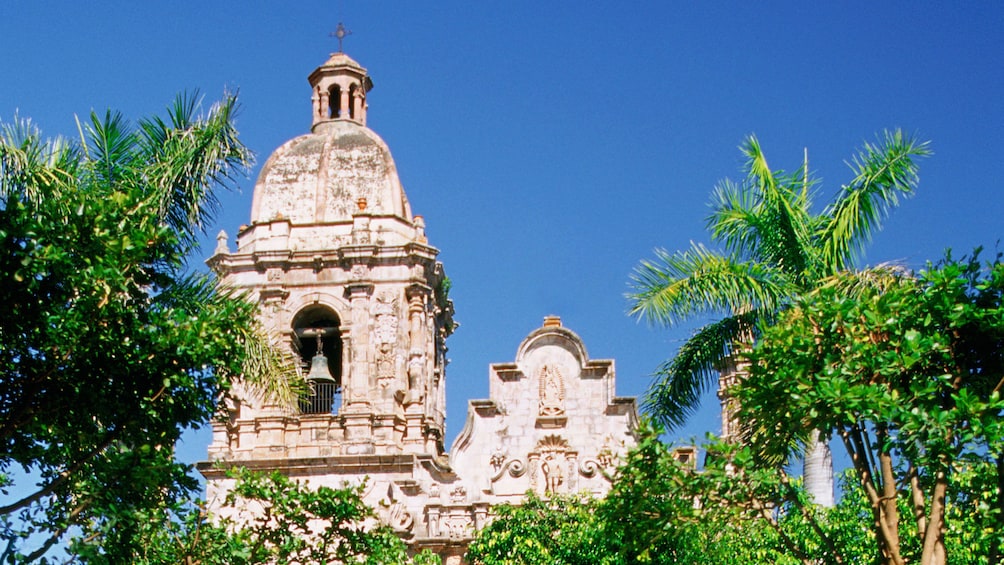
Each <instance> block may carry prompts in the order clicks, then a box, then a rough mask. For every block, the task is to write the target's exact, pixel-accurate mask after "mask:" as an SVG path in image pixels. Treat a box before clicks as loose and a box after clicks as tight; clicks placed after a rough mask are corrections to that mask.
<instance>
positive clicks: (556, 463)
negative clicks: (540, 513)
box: [540, 455, 565, 494]
mask: <svg viewBox="0 0 1004 565" xmlns="http://www.w3.org/2000/svg"><path fill="white" fill-rule="evenodd" d="M540 470H541V472H543V473H544V492H545V493H547V494H555V493H559V492H564V490H565V471H564V470H562V468H561V461H560V460H557V459H555V457H554V456H553V455H548V456H547V457H545V458H544V460H543V461H541V463H540Z"/></svg>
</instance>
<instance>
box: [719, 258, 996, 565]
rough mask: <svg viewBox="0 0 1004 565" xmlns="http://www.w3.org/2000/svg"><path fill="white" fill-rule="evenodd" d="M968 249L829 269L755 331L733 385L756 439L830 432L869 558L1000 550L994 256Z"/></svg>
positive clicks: (778, 445) (942, 557)
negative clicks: (935, 258) (901, 263)
mask: <svg viewBox="0 0 1004 565" xmlns="http://www.w3.org/2000/svg"><path fill="white" fill-rule="evenodd" d="M977 256H978V253H977V254H974V256H972V257H971V258H968V259H963V260H961V261H956V260H952V259H951V257H948V258H946V260H945V261H943V262H942V263H940V264H938V265H933V266H928V268H927V269H925V270H923V271H921V272H920V273H918V274H916V275H907V274H900V275H898V276H897V275H890V276H888V277H886V278H885V279H875V280H870V281H869V280H865V281H863V280H862V279H861V278H860V277H858V276H854V275H853V274H843V275H840V276H837V277H834V278H833V279H831V281H829V282H828V283H827V284H824V285H822V286H820V287H819V288H817V289H816V290H815V291H814V292H812V293H808V294H805V295H803V296H802V297H800V299H799V300H798V301H797V302H796V303H795V305H794V307H793V308H791V309H790V310H788V311H787V312H785V313H784V314H783V315H782V316H781V317H780V319H779V320H777V321H776V323H775V324H774V325H773V326H771V327H769V328H766V329H765V330H764V331H763V334H762V336H761V339H760V341H759V343H758V345H757V347H756V349H755V350H754V351H753V352H752V354H751V355H750V374H749V375H748V377H747V378H746V379H744V380H743V381H742V382H741V383H740V384H739V385H737V387H736V392H735V393H736V395H737V398H738V399H739V402H740V406H741V408H740V410H739V415H740V418H741V419H744V420H746V421H748V422H754V423H755V424H754V425H751V426H750V428H749V429H750V437H749V439H750V441H751V442H752V443H754V444H756V445H758V446H760V447H761V448H762V449H764V450H767V451H768V452H771V451H772V452H774V453H777V454H779V455H781V456H783V455H784V454H786V453H787V451H788V449H789V446H790V444H791V443H792V442H793V441H796V440H797V438H800V437H804V433H805V430H820V431H821V432H822V433H823V434H824V435H825V436H827V437H829V436H831V435H832V436H835V437H839V438H840V440H841V441H842V443H843V445H844V447H845V449H846V451H847V454H848V456H849V457H850V460H851V462H852V463H853V469H854V471H855V474H856V478H857V482H858V485H859V487H860V489H861V491H860V492H861V493H862V495H863V496H864V498H865V499H866V500H867V503H868V507H869V510H870V513H871V523H872V530H873V533H874V539H875V545H874V550H873V551H874V553H873V554H874V556H875V559H876V560H877V561H878V562H881V563H887V564H896V565H899V564H902V563H907V562H919V563H923V564H925V565H928V564H944V563H975V562H977V561H976V559H977V558H978V559H979V560H980V561H983V560H987V561H988V562H990V563H999V562H1001V554H1000V547H1001V545H1000V543H1001V537H1002V535H1004V533H1002V532H1004V515H1002V514H1001V507H1002V503H1004V498H1002V496H1004V492H1002V489H1001V485H1002V484H1004V483H1002V480H1004V477H1002V476H1001V473H1000V471H1001V468H1002V466H1001V457H1002V450H1004V420H1002V415H1004V400H1002V399H1001V395H1000V393H1001V390H1000V389H1001V387H1002V385H1004V263H1001V258H1000V256H998V257H997V258H996V259H995V260H994V261H992V262H991V263H989V264H987V265H981V264H980V262H979V261H978V259H977ZM904 518H906V519H907V520H908V522H909V527H906V526H904V525H903V524H904ZM951 520H959V521H964V522H965V523H966V524H967V525H966V526H965V527H959V524H956V523H952V522H951Z"/></svg>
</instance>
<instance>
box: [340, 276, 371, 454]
mask: <svg viewBox="0 0 1004 565" xmlns="http://www.w3.org/2000/svg"><path fill="white" fill-rule="evenodd" d="M372 294H373V285H372V284H368V283H354V284H349V285H346V287H345V295H346V297H347V298H348V299H349V303H350V304H351V306H352V326H351V328H350V330H349V333H350V339H349V345H351V347H346V348H345V350H346V356H347V357H350V361H349V363H350V365H349V366H350V368H351V369H350V371H349V381H348V390H347V394H346V395H345V403H344V404H345V409H344V410H343V411H342V418H343V420H344V422H345V439H346V440H347V442H348V443H347V445H346V447H345V452H346V453H370V452H372V451H373V442H372V438H373V414H372V405H371V403H370V392H371V391H370V389H371V386H370V382H369V380H370V379H369V355H368V354H367V353H368V351H369V341H370V337H369V324H368V321H369V303H370V296H371V295H372Z"/></svg>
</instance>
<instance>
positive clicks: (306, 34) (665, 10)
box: [0, 0, 1004, 461]
mask: <svg viewBox="0 0 1004 565" xmlns="http://www.w3.org/2000/svg"><path fill="white" fill-rule="evenodd" d="M818 4H820V5H817V3H809V2H806V3H795V2H790V3H780V2H758V3H750V2H746V3H739V2H735V3H732V2H728V3H676V2H583V1H578V2H573V1H560V2H531V1H525V2H522V1H519V2H492V3H489V2H470V1H464V2H461V1H457V2H440V3H425V2H423V3H419V2H409V1H371V2H358V1H357V2H352V1H342V2H320V1H309V2H298V3H295V4H294V3H291V2H290V3H279V2H268V3H266V2H248V3H239V4H238V3H223V2H216V1H212V0H204V1H200V2H194V1H184V0H183V1H175V2H171V3H166V2H165V3H152V2H134V1H130V2H105V3H101V4H100V6H99V5H98V4H96V3H94V4H92V3H88V2H29V1H18V0H15V1H13V2H7V3H5V4H4V5H3V6H2V7H0V53H2V54H3V56H4V59H5V65H4V67H5V68H6V69H7V70H6V71H5V72H4V73H3V75H2V78H0V120H9V119H10V118H12V117H13V115H14V113H15V111H19V112H20V114H21V115H22V116H30V117H31V118H32V119H33V120H34V121H35V122H36V123H37V124H38V125H39V126H40V127H41V128H42V129H43V131H44V132H45V133H47V134H49V135H57V134H62V135H66V136H74V135H76V133H75V132H76V126H75V123H74V115H75V114H76V115H80V116H83V115H86V114H87V113H88V112H89V111H90V110H91V109H95V110H99V111H103V110H104V109H106V108H114V109H118V110H121V111H122V112H123V113H125V114H126V115H127V116H131V117H139V116H144V115H149V114H152V113H156V112H159V111H161V110H162V108H163V107H164V106H165V105H166V104H167V103H168V102H169V101H170V100H171V99H172V98H173V96H174V95H175V93H177V92H180V91H184V90H192V89H196V88H197V89H200V90H201V91H202V92H203V93H204V94H205V95H206V97H207V100H213V99H215V98H218V97H219V96H220V95H221V94H222V93H223V92H224V91H225V90H228V89H229V90H239V92H240V99H241V100H242V104H243V110H242V113H241V114H240V117H239V119H238V127H239V129H240V131H241V136H242V139H243V140H244V142H245V143H246V144H248V145H249V146H250V147H251V148H252V149H253V150H254V151H255V152H256V153H257V155H258V164H259V165H260V164H261V163H263V162H264V161H265V159H266V158H267V157H268V155H269V153H270V152H271V151H272V150H273V149H275V148H276V147H277V146H279V145H280V144H281V143H282V142H284V141H285V140H287V139H289V138H292V137H294V136H297V135H300V134H302V133H305V132H307V130H308V128H309V125H310V88H309V86H308V84H307V80H306V77H307V75H308V74H309V73H310V72H311V71H312V70H313V69H314V68H315V67H316V66H317V65H319V64H321V63H322V62H323V61H324V60H325V59H326V58H327V55H328V53H330V52H331V51H334V50H336V49H337V43H336V42H335V41H334V40H333V39H331V38H330V37H329V36H328V34H329V33H330V32H331V31H332V30H334V29H335V26H336V25H337V23H338V22H339V21H340V20H344V21H345V23H346V26H347V27H348V28H349V29H350V30H352V32H353V34H352V35H351V36H350V37H349V38H348V39H347V40H346V43H345V50H346V52H347V53H348V54H349V55H351V56H352V57H353V58H354V59H356V60H357V61H359V62H360V63H361V64H362V65H363V66H365V67H367V68H368V70H369V72H370V75H371V76H372V77H373V80H374V82H375V85H376V87H375V89H374V90H373V92H372V93H371V94H370V96H369V99H368V101H369V106H370V110H369V126H370V127H371V128H372V129H373V130H375V131H376V132H377V133H378V134H380V135H381V136H382V137H383V138H384V139H385V140H386V141H387V143H388V144H389V145H390V148H391V151H392V152H393V155H394V158H395V160H396V163H397V167H398V171H399V173H400V177H401V180H402V182H403V184H404V187H405V190H406V191H407V194H408V197H409V199H410V201H411V204H412V209H413V211H414V212H415V213H416V214H422V215H424V216H425V218H426V224H427V233H428V236H429V240H430V242H431V243H432V244H433V245H435V246H437V247H438V248H439V249H440V250H441V252H442V253H441V256H440V258H441V260H442V261H443V263H444V264H445V267H446V271H447V274H448V275H449V276H450V277H451V279H452V280H453V290H452V293H451V294H452V297H453V299H454V301H455V303H456V311H457V319H458V320H459V321H460V323H461V327H460V329H459V330H458V332H457V333H456V334H455V335H454V336H453V337H451V338H450V343H449V346H450V351H449V357H450V359H451V361H452V363H451V365H450V366H449V369H448V372H447V379H448V380H447V383H448V384H447V395H448V421H447V426H448V439H449V440H450V441H452V439H453V437H455V436H456V434H457V433H459V431H460V429H461V427H462V425H463V422H464V418H465V413H466V403H467V400H468V399H471V398H482V397H486V396H487V391H488V386H487V377H488V365H489V364H490V363H493V362H504V361H509V360H511V359H512V357H513V356H514V355H515V352H516V347H517V346H518V345H519V342H520V341H521V340H522V339H523V337H524V336H526V334H527V333H529V332H530V331H531V330H533V329H534V328H536V327H538V326H539V325H540V323H541V321H542V319H543V316H544V315H547V314H556V315H559V316H561V317H562V319H563V321H564V323H565V325H566V326H567V327H569V328H571V329H572V330H574V331H576V332H577V333H578V334H579V335H580V336H582V338H583V339H584V340H585V343H586V346H587V348H588V351H589V353H590V355H591V356H592V357H594V358H614V359H616V362H617V376H618V391H619V393H620V394H622V395H640V394H642V393H643V392H644V390H645V388H646V386H647V384H648V382H649V378H648V375H649V374H650V373H651V372H652V370H653V369H654V368H655V367H656V366H657V365H658V364H659V362H660V361H662V360H663V359H666V358H667V357H669V356H671V355H672V354H673V353H674V351H675V350H676V348H677V347H678V346H679V344H680V343H681V341H682V340H684V339H685V338H686V337H687V336H688V335H689V333H690V332H691V331H692V329H693V326H690V327H681V328H674V329H669V330H667V329H657V328H650V327H648V326H647V325H646V324H644V323H638V322H637V321H635V320H633V319H631V318H629V317H627V315H626V314H625V312H626V310H627V302H626V300H625V298H624V293H625V292H626V291H627V281H628V279H629V276H630V273H631V271H632V270H633V269H634V267H635V266H636V265H637V264H638V262H639V261H640V260H641V259H644V258H649V257H651V256H652V250H653V249H654V248H656V247H664V248H666V249H669V250H675V249H681V248H685V247H687V246H689V243H690V241H691V240H694V241H700V242H707V241H708V238H707V235H706V233H705V230H704V217H705V216H706V214H707V212H708V207H707V202H708V199H709V198H708V197H709V194H710V191H711V188H712V187H713V185H714V184H715V183H716V182H717V181H718V180H720V179H722V178H724V177H732V178H736V177H737V176H738V175H739V172H740V167H741V164H742V159H741V157H740V154H739V151H738V150H737V146H738V145H739V144H740V142H741V141H742V140H743V138H744V137H745V136H746V135H748V134H750V133H755V134H756V135H757V136H758V137H759V139H760V141H761V143H762V145H763V147H764V150H765V152H766V154H767V158H768V161H769V162H770V164H771V166H772V167H774V168H784V169H789V170H790V169H793V168H796V167H798V166H800V164H801V160H802V155H803V150H804V149H805V148H807V149H808V155H809V161H810V168H811V169H812V170H814V171H815V172H816V174H817V176H818V177H820V178H821V179H822V182H821V184H820V185H819V189H820V202H827V201H829V199H830V198H831V197H832V195H833V194H835V192H836V191H837V190H838V189H839V187H840V184H841V183H842V182H846V181H847V180H849V177H850V175H849V173H848V169H847V167H846V165H845V161H846V160H847V159H849V158H850V157H851V156H852V155H853V153H854V151H855V149H856V148H858V147H859V146H860V145H861V144H862V142H864V141H870V140H873V139H874V138H875V135H876V134H877V133H879V132H881V131H882V130H883V129H885V128H903V129H904V130H906V131H907V132H911V133H915V134H916V135H917V136H919V137H920V138H922V139H928V140H931V143H932V148H933V150H934V155H933V156H932V157H931V158H929V159H927V160H925V161H924V162H923V163H922V165H921V173H920V176H921V183H920V188H919V190H918V192H917V195H916V197H915V198H913V199H911V200H908V201H906V202H904V203H903V205H902V206H901V208H900V209H898V210H897V211H895V212H894V214H893V216H892V217H891V218H890V219H889V220H888V221H887V222H886V224H885V229H884V230H883V231H882V232H880V233H878V234H876V236H875V238H874V242H873V244H872V245H871V247H870V248H869V250H868V253H867V256H866V257H865V258H864V263H867V264H874V263H878V262H884V261H899V262H902V263H905V264H906V265H909V266H911V267H920V266H922V265H923V264H924V263H925V261H927V260H931V259H937V258H939V257H940V256H941V255H942V253H943V250H944V249H945V248H946V247H951V248H953V249H955V250H956V251H957V252H965V251H967V250H970V249H972V248H973V247H974V246H976V245H981V244H982V245H986V246H989V247H991V248H992V247H993V246H994V244H995V242H996V241H997V240H998V239H1000V238H1001V236H1002V232H1004V230H1002V227H1001V224H1002V217H1004V198H1002V196H1001V188H1002V187H1001V186H1000V185H1001V182H1000V164H999V160H1000V157H999V156H1000V153H1001V150H1002V148H1004V101H1002V95H1004V3H1000V2H983V3H976V2H973V3H965V4H960V5H954V4H953V3H933V2H932V3H926V2H924V3H921V2H881V3H870V2H840V3H836V2H833V3H818ZM256 174H257V167H256V168H255V170H254V172H253V173H252V175H251V178H249V179H248V180H246V181H245V182H244V183H242V186H243V191H242V192H241V193H239V194H238V193H234V194H225V195H224V204H225V209H224V212H223V214H222V215H221V217H220V218H219V221H218V223H217V224H216V225H214V226H211V227H210V228H209V229H208V233H209V235H210V237H208V238H207V243H206V244H205V247H204V250H203V251H204V253H203V254H204V255H205V256H208V255H209V254H210V253H211V251H212V248H213V246H212V244H211V242H210V240H211V239H212V236H214V235H215V233H216V232H217V231H219V230H220V229H225V230H227V231H228V233H230V234H231V235H233V234H234V233H235V232H236V229H237V227H238V226H239V225H241V224H243V223H246V222H247V221H248V218H249V215H250V205H251V190H252V187H253V183H254V176H255V175H256ZM203 259H204V257H196V258H193V264H195V265H200V264H201V261H202V260H203ZM718 425H719V424H718V410H717V405H716V403H715V402H714V399H713V397H709V402H708V403H707V405H706V406H705V408H704V409H703V410H702V411H701V414H700V415H699V416H698V417H696V418H695V419H694V421H693V422H692V423H691V424H690V425H689V426H687V427H686V428H685V429H683V430H681V431H680V432H679V433H678V434H676V435H679V436H680V437H689V436H692V435H702V434H703V432H704V431H717V430H718ZM207 443H208V435H207V434H205V433H204V432H203V433H198V434H193V435H189V436H188V440H187V441H186V445H185V446H184V448H183V449H182V451H181V454H182V456H183V457H184V458H186V459H187V460H189V461H194V460H197V459H199V458H201V457H203V456H204V455H205V447H206V444H207Z"/></svg>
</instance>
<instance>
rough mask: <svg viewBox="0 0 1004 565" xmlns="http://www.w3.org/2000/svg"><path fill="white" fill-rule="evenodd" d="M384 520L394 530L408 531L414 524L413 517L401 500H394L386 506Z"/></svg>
mask: <svg viewBox="0 0 1004 565" xmlns="http://www.w3.org/2000/svg"><path fill="white" fill-rule="evenodd" d="M384 522H385V523H386V524H387V525H389V526H390V527H391V528H393V529H394V531H396V532H408V531H411V528H412V527H413V526H414V525H415V518H414V517H413V516H412V515H411V512H408V509H407V508H406V507H405V506H404V504H402V503H401V502H394V503H393V504H391V505H390V506H388V507H387V511H386V513H385V514H384Z"/></svg>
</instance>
